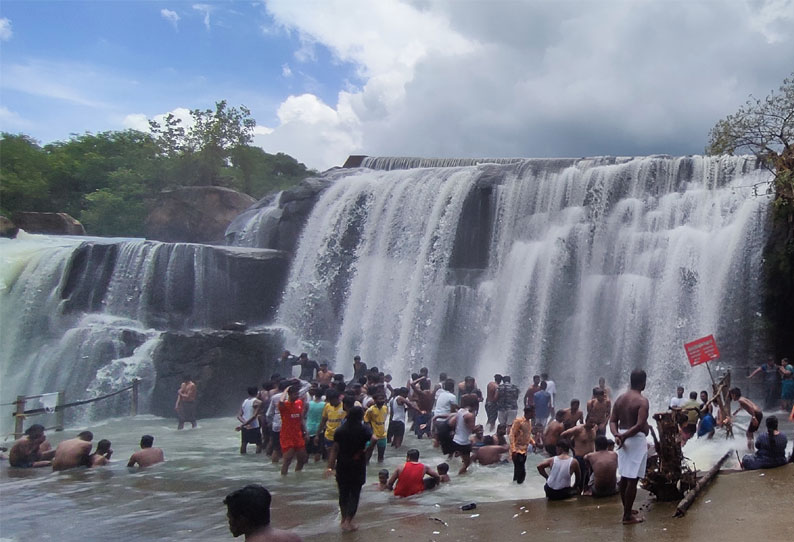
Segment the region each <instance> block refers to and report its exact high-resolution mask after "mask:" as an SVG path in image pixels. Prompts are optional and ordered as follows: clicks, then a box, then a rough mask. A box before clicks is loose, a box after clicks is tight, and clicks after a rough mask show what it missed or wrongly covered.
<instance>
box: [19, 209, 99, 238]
mask: <svg viewBox="0 0 794 542" xmlns="http://www.w3.org/2000/svg"><path fill="white" fill-rule="evenodd" d="M11 219H12V220H13V221H14V223H15V224H16V225H17V226H18V227H19V228H20V229H23V230H25V231H26V232H28V233H46V234H51V235H85V228H83V225H82V224H80V222H79V221H78V220H76V219H75V218H73V217H72V216H70V215H68V214H66V213H33V212H20V213H14V215H13V216H12V217H11Z"/></svg>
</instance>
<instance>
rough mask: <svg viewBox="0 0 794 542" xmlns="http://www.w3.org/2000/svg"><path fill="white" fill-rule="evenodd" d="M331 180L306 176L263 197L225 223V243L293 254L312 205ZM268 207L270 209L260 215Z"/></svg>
mask: <svg viewBox="0 0 794 542" xmlns="http://www.w3.org/2000/svg"><path fill="white" fill-rule="evenodd" d="M331 182H332V180H331V179H329V178H327V177H309V178H308V179H304V180H303V181H301V183H300V184H299V185H298V186H295V187H293V188H290V189H289V190H284V191H283V192H280V193H279V194H271V195H269V196H265V197H264V198H262V199H261V200H259V201H258V202H257V203H256V204H255V205H253V206H252V207H251V208H250V209H248V210H246V211H245V212H244V213H242V214H241V215H240V216H238V217H237V218H235V219H234V221H233V222H232V223H231V224H229V227H228V228H227V229H226V244H228V245H237V246H249V247H257V248H271V249H274V250H283V251H286V252H291V253H294V251H295V248H296V247H297V246H298V239H299V238H300V235H301V232H302V231H303V226H304V225H305V224H306V220H307V219H308V217H309V214H310V213H311V212H312V209H313V208H314V204H315V203H317V200H318V199H319V195H320V194H321V193H322V192H323V191H324V190H325V189H326V188H328V186H330V184H331ZM274 206H275V207H276V208H275V209H273V207H274ZM268 209H272V210H273V211H274V212H272V213H267V215H266V216H264V215H265V213H266V210H268Z"/></svg>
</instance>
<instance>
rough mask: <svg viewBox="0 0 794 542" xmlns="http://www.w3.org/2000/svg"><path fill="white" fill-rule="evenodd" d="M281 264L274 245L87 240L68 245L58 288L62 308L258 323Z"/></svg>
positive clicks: (145, 319) (186, 321) (269, 315)
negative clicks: (70, 251) (73, 246)
mask: <svg viewBox="0 0 794 542" xmlns="http://www.w3.org/2000/svg"><path fill="white" fill-rule="evenodd" d="M288 270H289V258H288V254H286V253H284V252H279V251H275V250H256V249H247V248H236V247H222V246H210V245H197V244H184V243H183V244H170V243H158V242H156V241H124V242H121V243H119V242H100V241H90V242H85V243H82V244H81V245H80V246H79V247H78V248H76V249H75V251H74V252H73V254H72V257H71V259H70V261H69V265H68V268H67V271H66V275H65V277H64V280H63V282H62V288H61V289H60V295H61V298H62V299H63V310H64V312H67V313H68V312H102V311H104V312H110V313H112V314H125V315H126V314H135V315H136V318H138V319H140V320H141V322H142V323H143V324H144V325H145V326H147V327H152V328H156V329H166V330H178V329H185V328H197V327H198V328H204V327H212V328H220V327H221V326H225V325H228V324H229V323H230V322H236V323H238V326H239V325H256V324H259V325H261V324H265V323H269V322H271V321H272V320H273V318H274V317H275V313H276V309H277V307H278V303H279V301H280V299H281V295H282V291H283V288H284V284H285V282H286V280H287V272H288ZM154 277H157V278H156V280H155V279H154ZM120 283H125V284H126V285H127V286H126V287H125V288H126V291H127V292H128V293H127V294H125V295H119V289H118V288H119V284H120ZM113 284H115V285H116V291H115V294H113V292H111V285H113ZM238 329H239V327H238Z"/></svg>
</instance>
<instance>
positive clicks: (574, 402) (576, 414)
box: [562, 399, 584, 429]
mask: <svg viewBox="0 0 794 542" xmlns="http://www.w3.org/2000/svg"><path fill="white" fill-rule="evenodd" d="M579 404H580V403H579V399H571V407H570V408H566V409H564V410H563V412H564V413H565V418H564V419H563V420H562V424H563V425H564V426H565V429H570V428H571V427H573V426H574V425H576V424H577V423H584V413H583V412H582V411H581V410H579Z"/></svg>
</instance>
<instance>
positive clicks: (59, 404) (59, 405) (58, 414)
mask: <svg viewBox="0 0 794 542" xmlns="http://www.w3.org/2000/svg"><path fill="white" fill-rule="evenodd" d="M65 404H66V392H65V391H63V390H61V391H59V392H58V400H57V401H56V403H55V430H56V431H63V416H64V410H65V409H64V408H63V405H65Z"/></svg>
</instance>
